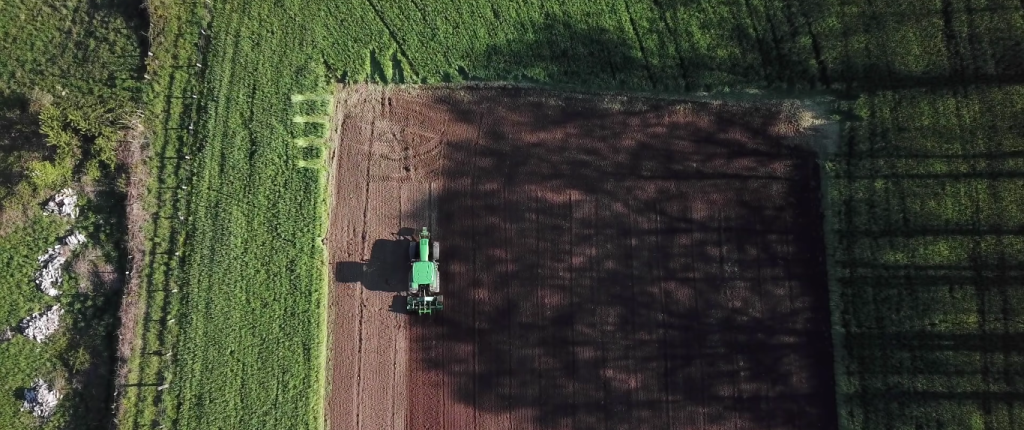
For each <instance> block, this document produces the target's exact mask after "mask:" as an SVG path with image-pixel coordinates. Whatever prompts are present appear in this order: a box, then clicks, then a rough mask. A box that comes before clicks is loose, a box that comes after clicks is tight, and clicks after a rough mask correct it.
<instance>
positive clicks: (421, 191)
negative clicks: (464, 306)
mask: <svg viewBox="0 0 1024 430" xmlns="http://www.w3.org/2000/svg"><path fill="white" fill-rule="evenodd" d="M431 188H432V185H431V183H429V182H426V183H409V184H404V185H403V186H402V190H403V192H402V196H403V204H402V206H403V208H408V213H405V214H403V219H402V221H401V222H402V224H403V225H404V226H405V227H408V228H411V229H413V230H414V231H416V232H419V231H420V229H421V228H422V227H427V228H428V230H430V231H431V234H432V237H433V238H436V239H437V240H438V242H439V243H440V244H441V245H442V246H443V245H444V243H443V240H442V233H441V232H440V231H439V230H436V227H435V226H434V225H432V224H431V220H432V219H433V218H434V216H433V215H432V213H431V210H432V208H433V207H435V203H434V202H433V201H432V193H431ZM440 252H442V253H444V252H446V250H442V251H440ZM407 253H408V251H406V254H407ZM444 255H445V254H442V256H444ZM403 276H407V275H406V274H403ZM441 281H442V284H441V288H442V294H443V293H444V292H446V291H445V289H446V286H445V284H444V278H441ZM445 305H446V307H447V305H448V303H445ZM399 315H401V314H399ZM402 318H404V319H406V320H407V321H408V322H409V324H410V325H411V330H410V332H409V334H410V336H411V342H417V343H418V345H417V347H416V348H417V353H416V354H410V355H409V357H408V360H409V361H410V362H411V364H410V366H409V369H410V371H412V372H414V373H415V374H418V375H422V376H419V377H415V378H410V380H409V382H408V384H413V385H411V386H409V390H408V391H409V393H410V394H411V395H410V398H409V407H408V409H409V426H408V428H411V429H436V428H438V427H440V424H439V423H443V422H444V421H443V417H444V406H445V401H444V400H445V398H444V394H443V393H444V392H445V391H446V388H447V387H446V386H445V384H444V383H445V381H444V379H443V376H442V374H441V373H440V372H439V371H438V370H436V369H430V368H427V367H424V360H443V349H444V335H445V332H444V325H443V320H442V319H441V317H439V316H434V315H430V316H422V317H421V316H418V315H408V316H405V315H403V316H402Z"/></svg>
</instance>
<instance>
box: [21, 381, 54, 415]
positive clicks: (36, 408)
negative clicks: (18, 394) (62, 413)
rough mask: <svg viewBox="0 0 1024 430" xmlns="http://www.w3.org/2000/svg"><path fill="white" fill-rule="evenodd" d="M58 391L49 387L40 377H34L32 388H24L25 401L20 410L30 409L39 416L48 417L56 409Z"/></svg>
mask: <svg viewBox="0 0 1024 430" xmlns="http://www.w3.org/2000/svg"><path fill="white" fill-rule="evenodd" d="M59 400H60V393H58V392H57V390H54V389H51V388H50V386H49V385H47V384H46V382H44V381H43V380H42V379H36V380H35V382H33V383H32V388H29V389H28V390H25V403H24V404H23V405H22V406H21V410H23V411H30V412H32V415H35V416H36V417H39V418H49V417H50V416H52V415H53V412H54V411H55V410H57V402H58V401H59Z"/></svg>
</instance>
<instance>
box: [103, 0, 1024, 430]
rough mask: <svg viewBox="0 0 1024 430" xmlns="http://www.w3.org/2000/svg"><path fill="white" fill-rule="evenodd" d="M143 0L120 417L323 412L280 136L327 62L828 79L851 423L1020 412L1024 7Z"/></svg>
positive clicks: (339, 72)
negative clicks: (138, 340)
mask: <svg viewBox="0 0 1024 430" xmlns="http://www.w3.org/2000/svg"><path fill="white" fill-rule="evenodd" d="M149 7H150V9H149V10H150V14H151V21H152V23H153V28H152V29H151V30H150V31H149V36H150V38H151V41H152V51H153V53H154V54H153V56H152V57H150V58H149V60H148V67H149V73H150V75H151V80H150V85H149V91H148V93H147V105H148V110H147V118H148V123H149V126H150V128H151V131H152V132H153V133H154V141H153V150H154V156H153V158H152V168H153V170H154V173H155V175H154V178H156V179H155V183H154V184H153V186H152V187H151V189H150V193H151V195H152V198H153V202H152V203H153V206H152V207H153V209H154V210H155V211H156V212H157V216H156V217H155V218H154V221H153V225H151V226H150V229H149V233H150V235H151V243H150V244H149V247H150V251H151V255H150V258H149V260H148V261H147V265H146V274H145V283H144V284H145V288H146V294H145V299H144V300H143V305H144V307H145V310H146V315H147V317H146V318H143V319H141V320H140V322H139V324H140V329H141V331H140V333H142V345H141V346H140V348H139V349H138V350H137V351H136V355H135V357H134V359H133V361H132V363H131V369H132V373H131V377H130V380H129V386H127V387H124V390H125V391H124V407H123V409H122V410H121V412H120V423H121V425H122V426H123V427H124V428H150V427H151V426H153V425H154V423H156V424H159V425H165V426H167V428H178V429H207V428H311V429H312V428H320V427H321V426H322V425H323V422H322V412H321V407H322V405H321V401H322V395H323V389H324V387H323V382H324V381H323V378H324V375H323V359H324V356H323V354H324V350H323V348H324V342H325V337H324V331H325V329H326V328H325V323H324V311H323V309H324V300H325V299H324V292H325V287H326V281H327V278H326V273H325V264H324V263H325V261H324V257H323V249H322V246H321V244H320V242H319V238H320V236H321V235H322V234H323V231H324V228H325V225H324V219H323V215H324V210H325V206H324V197H323V188H322V187H323V184H322V178H323V171H322V169H317V168H316V166H317V164H318V163H319V162H320V161H319V160H318V159H316V158H315V157H313V158H307V157H308V154H311V153H312V155H317V154H322V151H320V152H317V151H312V152H307V151H305V150H303V149H302V148H300V147H299V146H298V145H297V144H296V139H302V140H301V142H302V143H303V144H309V143H316V142H318V141H319V140H318V139H320V137H321V136H322V135H323V133H324V128H323V126H322V124H320V123H317V122H295V119H297V117H300V118H298V119H300V120H302V119H303V118H306V119H309V118H312V117H316V116H322V115H326V114H328V112H327V105H326V103H322V102H318V101H317V99H318V96H319V95H325V94H329V92H330V86H329V85H328V84H329V83H330V82H338V81H347V82H357V81H366V80H370V81H374V82H381V83H392V84H402V83H438V82H463V81H475V80H511V81H518V82H531V83H539V84H544V85H551V86H560V87H580V88H585V89H606V90H623V91H640V92H659V93H666V92H667V93H683V92H694V91H724V90H737V89H745V88H759V89H767V90H771V91H772V92H774V93H776V94H784V95H788V96H792V97H802V96H804V95H808V94H812V93H813V94H832V95H835V96H838V97H839V98H840V99H841V100H843V101H842V102H838V103H836V104H835V106H834V108H835V109H836V111H835V112H836V114H837V115H838V116H839V117H840V118H841V119H842V120H843V121H846V123H845V137H844V139H843V142H842V144H841V146H840V148H839V150H838V152H837V153H836V155H835V158H834V159H833V160H830V162H829V163H827V164H826V167H827V172H828V176H829V177H828V181H827V183H828V184H829V185H828V188H827V189H826V192H825V194H826V195H827V197H828V201H829V208H830V209H829V213H828V221H829V222H828V229H829V237H830V238H831V239H830V243H829V247H830V249H831V251H830V261H831V262H832V265H831V267H830V269H831V272H832V276H833V282H832V288H833V305H834V311H835V315H834V319H835V321H836V323H837V325H836V327H835V332H836V334H837V336H836V341H837V352H836V357H837V365H836V369H837V379H838V385H837V392H838V396H839V397H838V398H839V404H840V417H841V418H840V419H841V422H842V424H843V425H844V427H846V428H858V429H881V428H913V427H915V426H918V427H921V428H948V429H961V428H971V427H972V426H974V427H975V428H1008V429H1009V428H1014V426H1015V423H1017V422H1018V421H1020V419H1018V418H1016V415H1015V414H1016V412H1014V411H1015V410H1016V408H1018V407H1019V405H1020V404H1021V403H1022V402H1024V398H1022V396H1021V393H1022V391H1021V389H1022V387H1021V385H1020V382H1018V381H1019V376H1020V375H1021V371H1022V368H1021V364H1020V361H1019V356H1020V352H1021V351H1020V349H1019V347H1016V346H1015V345H1016V344H1019V342H1016V340H1017V339H1018V338H1015V336H1016V333H1017V329H1018V327H1020V324H1019V323H1016V322H1015V321H1016V320H1015V319H1014V315H1015V312H1016V309H1017V307H1016V306H1015V304H1016V303H1017V302H1016V297H1017V296H1018V295H1019V293H1018V292H1017V291H1018V290H1019V288H1015V287H1016V286H1017V284H1016V283H1015V282H1016V281H1014V276H1015V274H1016V273H1017V272H1015V271H1016V270H1019V267H1018V263H1017V261H1018V260H1016V258H1019V257H1016V255H1017V254H1019V252H1017V251H1018V250H1019V248H1020V243H1019V240H1018V236H1019V229H1020V223H1021V219H1020V216H1021V215H1020V212H1019V211H1018V207H1019V204H1018V203H1017V201H1016V200H1015V199H1014V197H1015V194H1014V193H1015V192H1016V190H1018V189H1019V185H1020V184H1019V183H1018V182H1019V179H1018V178H1019V176H1016V175H1020V172H1021V170H1020V168H1021V166H1020V157H1021V155H1022V153H1021V152H1020V147H1019V145H1020V139H1021V138H1020V136H1021V129H1020V127H1019V126H1018V125H1017V124H1016V123H1015V118H1018V117H1019V114H1020V113H1021V110H1022V108H1021V101H1022V100H1024V99H1022V97H1021V92H1022V87H1020V86H1018V85H1019V84H1022V83H1024V63H1022V60H1021V59H1022V58H1024V43H1022V41H1024V19H1022V16H1024V15H1022V13H1024V11H1022V10H1021V4H1020V3H1019V2H1011V1H985V2H982V1H980V0H969V1H959V2H951V1H923V0H914V1H882V2H878V1H872V2H868V1H866V0H853V1H843V2H839V1H813V2H812V1H795V0H785V1H739V0H726V1H696V0H693V1H690V0H660V1H659V0H649V1H582V0H564V1H539V0H537V1H522V2H494V1H482V0H480V1H469V0H420V1H379V0H368V1H365V2H351V1H341V0H330V1H322V2H299V1H294V0H281V1H276V2H269V1H245V2H243V1H214V2H211V3H205V2H196V3H187V4H186V3H179V2H160V1H151V2H149ZM201 29H202V31H203V32H204V33H201ZM197 63H198V64H200V65H201V67H197V66H196V64H197ZM193 96H195V97H194V98H193ZM190 125H191V126H193V129H192V130H190V129H189V126H190ZM185 156H189V157H190V158H187V159H186V158H184V157H185ZM301 166H306V167H301ZM986 426H987V427H986Z"/></svg>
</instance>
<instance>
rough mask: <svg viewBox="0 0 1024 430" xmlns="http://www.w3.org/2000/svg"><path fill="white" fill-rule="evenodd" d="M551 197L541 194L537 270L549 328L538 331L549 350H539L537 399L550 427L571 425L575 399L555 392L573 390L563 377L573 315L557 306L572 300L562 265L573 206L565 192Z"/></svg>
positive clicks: (542, 316) (541, 308)
mask: <svg viewBox="0 0 1024 430" xmlns="http://www.w3.org/2000/svg"><path fill="white" fill-rule="evenodd" d="M551 197H552V196H549V195H540V196H538V198H539V201H540V203H539V205H538V208H537V214H538V220H539V223H538V237H541V238H545V239H546V240H543V241H541V243H540V246H539V248H540V252H539V253H538V256H539V257H540V261H539V262H538V273H539V274H540V278H541V282H540V283H539V284H538V303H539V306H538V311H539V312H538V313H539V314H540V320H539V321H544V322H547V323H548V327H546V330H545V329H543V328H539V329H538V330H539V331H540V332H539V333H538V334H537V337H538V341H537V343H538V345H539V346H540V347H541V348H543V349H544V350H546V351H548V353H546V354H539V355H540V357H539V361H540V363H539V364H538V366H537V370H538V381H539V384H538V385H539V392H538V402H537V403H538V411H539V414H540V417H541V418H540V420H539V421H540V422H541V423H542V424H543V425H545V426H546V427H549V428H571V426H572V417H571V415H569V416H567V412H569V411H571V409H570V406H571V405H570V402H571V401H572V399H571V398H568V397H567V396H559V395H555V393H565V392H567V391H568V390H570V387H569V386H568V385H569V384H571V383H572V382H571V381H566V380H565V378H562V377H561V375H563V374H565V373H566V372H567V371H570V370H571V365H572V349H571V348H572V343H571V340H572V338H571V335H569V333H571V324H572V315H570V314H566V313H558V314H556V313H555V312H554V310H555V309H565V304H566V303H567V302H568V301H569V297H568V296H569V295H568V289H569V286H570V283H569V274H568V271H566V270H563V265H564V264H565V260H564V259H565V256H566V255H569V253H570V251H571V247H570V238H571V230H570V225H571V221H570V220H571V218H572V207H571V204H570V203H569V199H568V198H565V196H556V198H557V199H558V201H550V200H549V199H550V198H551ZM545 209H547V210H545ZM556 292H562V293H561V294H557V293H556Z"/></svg>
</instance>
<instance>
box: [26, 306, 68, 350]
mask: <svg viewBox="0 0 1024 430" xmlns="http://www.w3.org/2000/svg"><path fill="white" fill-rule="evenodd" d="M63 314H64V310H63V309H61V308H60V305H54V306H53V307H51V308H49V309H47V310H45V311H43V312H40V313H37V314H32V315H30V316H29V317H27V318H25V319H23V320H21V333H22V334H24V335H25V337H27V338H29V339H32V340H34V341H36V342H40V343H41V342H43V341H45V340H46V339H47V338H49V337H50V335H52V334H54V333H56V332H57V329H58V328H60V316H61V315H63Z"/></svg>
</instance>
